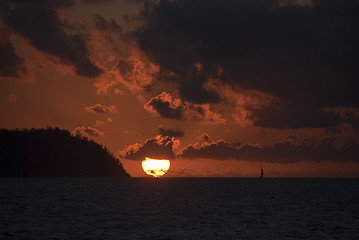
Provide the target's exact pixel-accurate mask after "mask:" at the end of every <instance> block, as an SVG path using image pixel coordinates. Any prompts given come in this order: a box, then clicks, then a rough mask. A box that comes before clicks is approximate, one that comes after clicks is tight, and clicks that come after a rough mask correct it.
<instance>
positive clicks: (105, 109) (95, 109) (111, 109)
mask: <svg viewBox="0 0 359 240" xmlns="http://www.w3.org/2000/svg"><path fill="white" fill-rule="evenodd" d="M85 111H86V112H92V113H116V112H117V108H116V107H115V106H114V105H110V106H105V105H102V104H100V103H97V104H95V105H93V106H89V107H85Z"/></svg>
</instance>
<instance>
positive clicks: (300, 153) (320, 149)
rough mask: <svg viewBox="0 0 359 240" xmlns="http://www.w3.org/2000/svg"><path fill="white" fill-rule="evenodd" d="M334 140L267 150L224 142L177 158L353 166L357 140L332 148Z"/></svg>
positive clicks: (358, 147)
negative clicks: (335, 163) (320, 162)
mask: <svg viewBox="0 0 359 240" xmlns="http://www.w3.org/2000/svg"><path fill="white" fill-rule="evenodd" d="M334 142H335V138H325V139H323V140H321V141H319V142H317V143H313V141H306V142H304V143H302V144H294V143H293V141H291V138H288V139H287V140H286V141H282V142H279V143H276V144H275V145H274V146H271V147H261V146H259V145H251V144H239V143H230V142H225V141H224V140H220V141H216V142H211V143H206V144H201V145H196V144H194V145H189V146H188V147H186V148H185V149H184V150H183V151H182V154H180V155H179V157H182V158H190V159H193V158H208V159H218V160H225V159H236V160H247V161H248V160H256V161H263V162H265V161H267V162H278V163H279V162H297V161H338V162H346V161H351V162H356V161H358V160H359V158H358V155H359V142H358V140H357V139H352V140H348V141H347V142H345V143H344V144H343V145H342V146H341V148H339V149H338V148H337V147H336V146H335V144H334Z"/></svg>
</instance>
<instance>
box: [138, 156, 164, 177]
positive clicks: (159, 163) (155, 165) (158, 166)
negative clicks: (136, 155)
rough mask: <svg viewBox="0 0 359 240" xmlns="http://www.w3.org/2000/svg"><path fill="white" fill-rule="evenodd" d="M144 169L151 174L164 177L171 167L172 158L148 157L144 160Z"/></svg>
mask: <svg viewBox="0 0 359 240" xmlns="http://www.w3.org/2000/svg"><path fill="white" fill-rule="evenodd" d="M142 169H143V171H145V173H146V174H148V175H150V176H153V177H162V176H163V175H165V174H166V172H167V171H168V169H170V160H166V159H152V158H148V157H146V158H145V160H143V161H142Z"/></svg>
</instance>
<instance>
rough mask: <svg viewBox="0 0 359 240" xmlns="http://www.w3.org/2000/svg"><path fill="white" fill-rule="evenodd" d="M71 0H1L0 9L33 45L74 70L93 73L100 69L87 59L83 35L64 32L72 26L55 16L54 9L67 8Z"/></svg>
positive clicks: (79, 72)
mask: <svg viewBox="0 0 359 240" xmlns="http://www.w3.org/2000/svg"><path fill="white" fill-rule="evenodd" d="M73 4H74V3H73V1H71V0H65V1H58V0H56V1H46V0H29V1H21V0H18V1H5V2H4V3H3V4H2V5H3V10H2V12H1V15H2V18H3V20H4V22H5V23H6V24H7V25H8V26H10V27H11V28H12V29H13V30H15V31H16V32H17V33H19V34H20V35H21V36H22V37H24V38H25V39H27V40H29V42H30V43H31V44H32V45H33V46H34V47H36V48H37V49H39V50H41V51H43V52H45V53H48V54H51V55H54V56H56V57H58V58H59V59H60V60H61V61H62V62H63V63H64V64H67V65H72V66H73V67H74V70H75V72H76V73H77V74H79V75H81V76H87V77H96V76H98V75H99V74H100V73H101V72H102V70H101V69H100V68H99V67H98V66H96V65H95V64H94V63H93V62H92V61H91V60H90V59H89V52H88V49H87V47H86V42H85V39H84V36H83V35H82V34H81V33H72V34H70V33H68V32H67V31H66V28H67V27H68V28H71V29H70V30H72V31H73V29H74V26H71V25H70V24H69V23H68V22H66V21H63V20H61V19H60V18H59V17H58V15H57V14H58V13H57V9H59V8H68V7H71V6H72V5H73Z"/></svg>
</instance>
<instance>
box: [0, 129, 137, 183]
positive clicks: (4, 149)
mask: <svg viewBox="0 0 359 240" xmlns="http://www.w3.org/2000/svg"><path fill="white" fill-rule="evenodd" d="M0 177H121V178H130V175H129V174H128V173H127V172H126V171H125V169H124V168H123V166H122V163H121V162H120V161H119V159H118V158H116V157H115V156H114V155H113V154H112V153H111V152H110V151H109V150H108V149H107V148H106V147H103V146H101V145H100V144H98V143H96V142H95V141H93V140H89V139H87V138H86V137H81V136H74V135H72V134H71V133H70V132H69V131H67V130H62V129H59V128H57V127H55V128H52V127H48V128H46V129H23V130H19V129H15V130H7V129H0Z"/></svg>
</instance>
